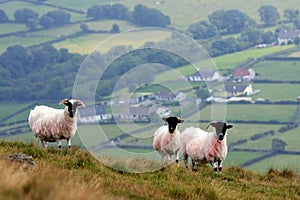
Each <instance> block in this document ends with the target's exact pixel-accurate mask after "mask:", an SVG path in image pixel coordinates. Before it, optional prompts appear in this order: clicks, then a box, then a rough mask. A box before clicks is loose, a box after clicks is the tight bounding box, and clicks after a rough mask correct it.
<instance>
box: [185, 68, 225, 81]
mask: <svg viewBox="0 0 300 200" xmlns="http://www.w3.org/2000/svg"><path fill="white" fill-rule="evenodd" d="M222 78H223V77H222V76H221V75H220V73H219V72H218V71H216V70H214V69H209V68H202V69H199V70H198V71H197V72H195V73H194V74H192V75H189V76H188V77H187V79H188V81H190V82H199V81H218V80H220V79H222Z"/></svg>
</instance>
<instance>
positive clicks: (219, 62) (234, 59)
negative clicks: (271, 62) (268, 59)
mask: <svg viewBox="0 0 300 200" xmlns="http://www.w3.org/2000/svg"><path fill="white" fill-rule="evenodd" d="M292 47H293V45H287V46H273V47H268V48H261V49H256V48H251V49H248V50H245V51H241V52H236V53H233V54H228V55H223V56H219V57H216V58H213V60H214V62H215V63H216V66H217V67H218V68H219V69H234V68H236V67H237V66H238V65H240V64H242V63H244V62H245V61H247V59H248V58H259V57H262V56H266V55H268V54H272V53H275V52H279V51H283V50H285V49H289V48H292Z"/></svg>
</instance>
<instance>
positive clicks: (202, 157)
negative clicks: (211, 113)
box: [180, 121, 233, 173]
mask: <svg viewBox="0 0 300 200" xmlns="http://www.w3.org/2000/svg"><path fill="white" fill-rule="evenodd" d="M209 126H213V127H214V128H215V132H206V131H203V130H201V129H200V128H195V127H189V128H187V129H185V130H184V131H183V132H182V134H181V137H180V142H181V144H180V150H181V153H182V155H183V160H184V163H185V166H186V168H188V157H189V156H190V157H191V159H192V165H193V170H194V171H196V170H197V166H196V162H199V163H203V164H205V163H210V164H211V166H212V167H213V168H214V171H215V172H216V173H217V172H218V171H219V172H220V173H221V172H222V162H223V161H224V160H225V158H226V156H227V139H226V131H227V129H230V128H232V127H233V126H232V125H229V124H226V123H225V122H217V121H213V122H211V123H210V124H209V125H208V126H207V129H208V127H209ZM216 162H217V163H218V166H217V165H216V164H215V163H216Z"/></svg>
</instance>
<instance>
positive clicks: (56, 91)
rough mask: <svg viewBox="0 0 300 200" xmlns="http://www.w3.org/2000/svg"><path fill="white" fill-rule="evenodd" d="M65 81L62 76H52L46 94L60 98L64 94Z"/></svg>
mask: <svg viewBox="0 0 300 200" xmlns="http://www.w3.org/2000/svg"><path fill="white" fill-rule="evenodd" d="M63 89H64V81H63V79H62V77H59V76H57V77H54V78H52V79H51V80H50V81H49V83H48V84H47V86H46V90H45V95H47V96H48V98H49V99H59V98H61V97H62V96H63V92H64V91H63Z"/></svg>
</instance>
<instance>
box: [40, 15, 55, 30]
mask: <svg viewBox="0 0 300 200" xmlns="http://www.w3.org/2000/svg"><path fill="white" fill-rule="evenodd" d="M39 23H40V25H41V26H43V27H44V28H51V27H53V24H54V20H53V19H52V18H51V17H48V16H47V15H43V16H42V17H41V19H40V22H39Z"/></svg>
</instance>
